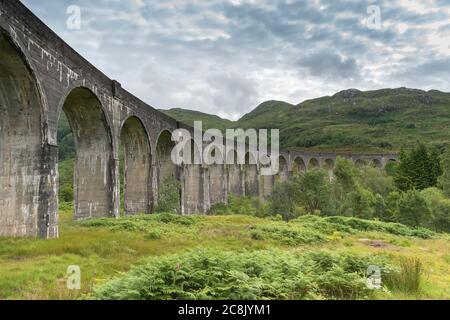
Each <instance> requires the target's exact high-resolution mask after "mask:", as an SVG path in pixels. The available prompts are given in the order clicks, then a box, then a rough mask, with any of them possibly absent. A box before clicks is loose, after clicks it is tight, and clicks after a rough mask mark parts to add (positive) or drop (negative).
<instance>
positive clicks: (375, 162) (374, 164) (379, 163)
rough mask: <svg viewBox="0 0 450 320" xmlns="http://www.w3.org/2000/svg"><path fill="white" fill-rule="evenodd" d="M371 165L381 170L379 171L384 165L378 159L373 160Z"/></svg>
mask: <svg viewBox="0 0 450 320" xmlns="http://www.w3.org/2000/svg"><path fill="white" fill-rule="evenodd" d="M370 164H371V165H372V166H373V167H375V168H379V169H381V168H383V163H382V162H381V161H380V160H378V159H373V160H372V161H371V162H370Z"/></svg>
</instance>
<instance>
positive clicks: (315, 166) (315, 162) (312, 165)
mask: <svg viewBox="0 0 450 320" xmlns="http://www.w3.org/2000/svg"><path fill="white" fill-rule="evenodd" d="M319 168H320V162H319V160H317V159H316V158H311V159H310V160H309V163H308V169H310V170H311V169H319Z"/></svg>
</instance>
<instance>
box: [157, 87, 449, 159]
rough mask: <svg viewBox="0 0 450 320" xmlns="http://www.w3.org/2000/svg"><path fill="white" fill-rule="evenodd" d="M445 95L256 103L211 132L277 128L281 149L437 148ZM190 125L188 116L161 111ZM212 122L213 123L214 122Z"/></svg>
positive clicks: (397, 92)
mask: <svg viewBox="0 0 450 320" xmlns="http://www.w3.org/2000/svg"><path fill="white" fill-rule="evenodd" d="M449 106H450V94H448V93H444V92H439V91H436V90H432V91H428V92H426V91H422V90H414V89H407V88H400V89H383V90H375V91H367V92H362V91H358V90H346V91H342V92H339V93H337V94H335V95H334V96H331V97H322V98H318V99H313V100H308V101H305V102H302V103H300V104H298V105H292V104H289V103H285V102H281V101H268V102H264V103H262V104H261V105H260V106H258V107H257V108H256V109H255V110H253V111H252V112H250V113H249V114H247V115H245V116H244V117H242V118H241V119H240V120H239V121H236V122H234V123H231V125H230V122H229V121H228V120H224V121H223V122H222V125H216V124H215V123H214V124H213V123H212V122H211V121H209V120H208V119H205V118H204V116H205V115H204V114H201V116H200V115H199V116H196V117H195V119H198V120H205V123H207V125H206V127H209V126H210V124H211V125H214V126H215V127H217V128H219V129H220V128H222V127H224V126H226V127H232V128H243V129H248V128H256V129H259V128H269V129H270V128H276V129H280V130H281V132H280V136H281V146H282V147H283V148H292V149H315V150H339V151H353V152H354V151H364V152H367V151H374V152H378V151H392V150H393V151H399V150H400V149H401V148H405V149H410V148H412V147H414V146H415V145H416V142H417V140H418V139H419V140H421V141H422V142H423V143H425V144H427V145H432V146H436V147H438V148H442V147H444V146H447V145H448V144H449V142H450V138H449V137H450V131H449V130H450V129H447V128H450V114H449ZM165 112H166V113H167V114H169V115H170V116H172V117H174V118H176V119H177V120H179V121H183V122H186V123H188V124H190V123H191V122H192V120H193V119H192V112H191V111H184V110H180V109H177V110H176V112H172V111H165ZM216 121H217V119H215V121H214V122H216Z"/></svg>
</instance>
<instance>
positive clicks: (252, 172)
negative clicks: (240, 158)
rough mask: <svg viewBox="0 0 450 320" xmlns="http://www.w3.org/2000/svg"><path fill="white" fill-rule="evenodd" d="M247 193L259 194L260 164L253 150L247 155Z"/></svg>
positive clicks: (245, 172)
mask: <svg viewBox="0 0 450 320" xmlns="http://www.w3.org/2000/svg"><path fill="white" fill-rule="evenodd" d="M244 174H245V178H244V179H245V195H248V196H252V197H255V196H258V194H259V188H258V165H257V162H256V158H255V156H254V155H253V154H252V153H251V152H247V154H246V155H245V166H244Z"/></svg>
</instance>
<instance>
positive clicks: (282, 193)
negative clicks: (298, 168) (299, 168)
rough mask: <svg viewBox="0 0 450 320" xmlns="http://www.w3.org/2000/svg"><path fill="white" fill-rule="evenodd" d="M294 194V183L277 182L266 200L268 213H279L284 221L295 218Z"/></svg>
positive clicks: (272, 214)
mask: <svg viewBox="0 0 450 320" xmlns="http://www.w3.org/2000/svg"><path fill="white" fill-rule="evenodd" d="M295 194H296V193H295V188H294V184H293V183H291V182H290V181H287V182H283V183H277V184H276V185H275V188H274V190H273V192H272V194H271V195H270V197H269V201H268V202H269V212H270V215H271V216H276V215H277V214H279V215H281V216H282V217H283V220H285V221H289V220H292V219H295V218H297V217H298V215H297V213H298V211H296V205H297V203H298V201H297V199H296V198H295Z"/></svg>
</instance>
